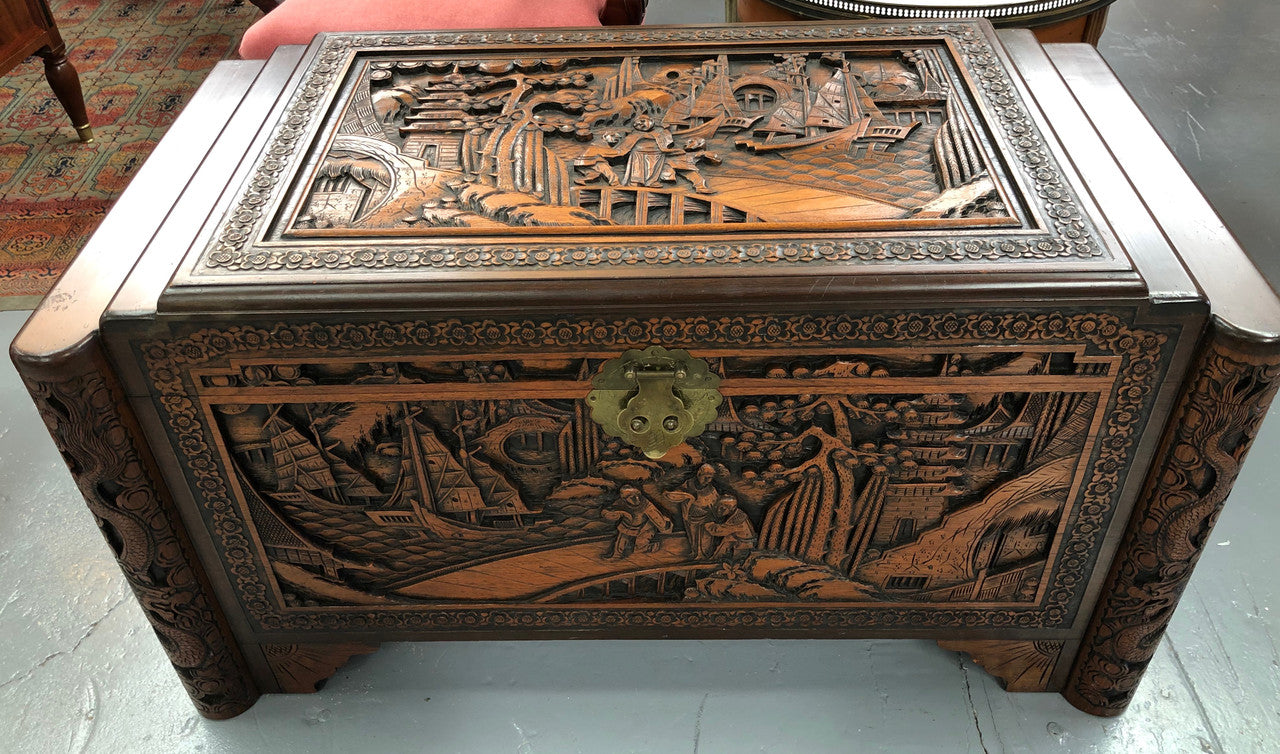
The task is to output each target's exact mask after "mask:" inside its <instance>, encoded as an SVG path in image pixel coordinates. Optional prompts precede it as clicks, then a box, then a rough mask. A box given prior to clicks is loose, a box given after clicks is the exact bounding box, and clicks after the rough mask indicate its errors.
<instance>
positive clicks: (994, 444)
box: [202, 351, 1113, 608]
mask: <svg viewBox="0 0 1280 754" xmlns="http://www.w3.org/2000/svg"><path fill="white" fill-rule="evenodd" d="M601 363H602V360H601V359H595V358H590V359H583V358H577V359H570V358H567V357H566V358H549V357H548V358H538V359H533V358H527V357H522V358H519V359H508V360H495V361H485V362H477V361H453V362H451V361H441V360H438V359H437V360H404V361H396V362H385V363H354V364H353V363H349V362H330V363H323V364H295V365H281V366H262V365H253V366H241V367H239V368H238V371H236V372H234V373H222V374H219V375H217V376H206V377H204V378H202V379H203V380H204V381H205V382H204V384H205V386H206V387H218V388H222V389H224V390H226V389H228V388H234V389H235V390H233V391H232V392H233V394H234V398H231V399H219V402H217V403H214V404H213V405H212V415H213V416H214V417H215V419H216V422H217V426H218V431H219V434H220V436H221V437H220V444H221V445H222V446H223V457H224V461H225V462H226V463H227V464H228V465H229V466H230V467H231V468H230V469H229V472H230V473H231V475H232V476H233V478H235V479H237V480H238V482H239V484H238V487H239V489H238V492H239V493H240V499H241V502H242V504H243V512H244V515H245V517H246V519H249V520H250V521H251V523H252V528H253V529H254V530H255V531H256V532H257V536H258V537H259V540H260V546H261V548H262V552H263V553H264V554H265V557H266V560H267V563H268V567H269V568H270V569H271V571H272V572H273V576H274V579H275V581H276V583H277V584H278V585H279V587H280V589H281V594H282V598H283V600H284V603H285V604H284V607H286V608H289V607H294V608H297V607H325V606H347V605H350V606H370V605H421V604H431V603H449V602H458V601H480V602H517V603H531V602H540V603H591V602H596V603H599V602H616V601H624V602H638V603H643V602H668V603H669V602H675V601H685V602H692V603H699V602H701V603H707V602H726V601H729V602H733V601H758V602H786V601H818V602H824V603H828V604H830V603H912V602H917V603H946V604H955V603H978V602H980V603H1026V604H1033V603H1035V602H1036V601H1037V600H1038V599H1039V597H1038V596H1037V595H1038V594H1039V593H1040V590H1041V586H1042V585H1043V584H1045V583H1046V582H1047V579H1048V577H1049V573H1050V571H1051V567H1052V563H1053V561H1054V558H1055V555H1054V553H1055V552H1056V550H1055V542H1056V540H1057V539H1058V537H1059V532H1060V530H1061V527H1062V526H1063V525H1065V520H1064V519H1065V517H1066V516H1068V515H1069V512H1070V510H1071V505H1072V500H1073V499H1074V498H1072V496H1073V495H1074V494H1075V493H1074V489H1075V484H1076V480H1077V478H1078V476H1079V475H1080V474H1082V473H1083V470H1082V469H1081V468H1080V466H1081V464H1082V463H1083V461H1082V456H1083V454H1085V452H1086V450H1087V448H1086V438H1087V437H1089V436H1090V433H1091V431H1092V427H1093V424H1094V422H1095V421H1096V417H1097V415H1098V414H1099V405H1098V404H1099V393H1098V391H1097V385H1098V382H1097V378H1099V377H1102V378H1106V377H1107V376H1109V371H1110V370H1111V369H1112V368H1113V365H1112V364H1111V363H1110V362H1109V361H1108V360H1106V359H1099V360H1094V359H1088V358H1084V357H1080V356H1078V355H1076V354H1073V353H1061V352H1052V351H1044V352H1023V353H997V354H991V353H989V352H988V353H986V354H981V355H979V354H964V353H941V354H940V353H927V352H922V353H904V352H901V351H895V352H893V353H892V354H890V353H888V352H877V353H875V354H848V355H841V356H809V357H788V358H781V357H774V358H768V357H763V356H759V357H723V358H712V359H708V363H709V366H710V368H711V370H712V371H713V372H715V373H716V374H718V375H719V376H720V377H721V378H729V379H730V380H732V379H733V378H743V377H745V378H754V379H763V380H765V381H767V382H768V383H772V384H775V385H776V389H775V390H774V391H773V392H771V393H768V394H761V395H741V394H735V393H734V392H729V393H727V397H726V398H725V400H724V402H723V403H722V404H721V406H720V409H719V414H718V416H717V418H716V420H715V421H714V422H712V423H711V424H710V425H709V426H708V427H707V429H706V431H705V432H703V433H702V434H701V435H699V436H697V437H694V438H692V439H690V440H689V441H688V442H687V443H685V444H683V445H679V446H677V447H675V448H674V449H672V450H671V451H670V452H668V453H667V454H666V455H665V456H663V457H661V458H658V459H651V458H648V457H646V456H645V455H644V454H643V453H642V452H640V451H639V450H637V449H635V448H633V447H631V446H630V445H628V444H626V443H623V442H621V441H619V440H617V439H614V438H610V437H607V436H606V435H605V434H604V433H603V432H602V430H601V429H600V427H599V426H598V425H597V424H596V423H594V422H592V421H591V418H590V411H589V410H588V409H587V407H586V405H585V404H586V402H585V401H583V400H582V399H581V396H582V395H584V394H585V392H586V387H585V386H586V385H587V384H588V383H587V381H588V380H589V379H590V378H591V375H593V374H595V373H596V371H597V370H598V369H599V368H600V366H601ZM973 376H981V377H996V376H1003V377H1006V378H1007V382H1008V385H1009V388H1010V390H1009V391H1007V392H983V391H974V390H972V389H969V390H965V389H964V382H965V379H966V378H969V377H973ZM911 377H925V378H929V379H930V380H931V381H933V382H936V383H937V384H938V385H940V386H942V387H940V388H938V389H941V390H947V391H948V392H937V393H928V394H900V393H892V394H880V393H874V392H868V393H865V394H864V393H860V392H859V390H858V389H857V384H858V383H859V382H860V381H861V382H866V381H868V380H870V381H875V382H877V383H878V385H879V386H880V387H879V388H878V389H885V388H884V386H885V385H886V384H888V383H887V382H886V381H885V380H884V378H894V379H897V378H911ZM1073 378H1077V379H1078V378H1086V379H1089V378H1091V379H1092V381H1091V385H1092V387H1090V388H1088V389H1082V390H1080V391H1078V392H1074V391H1070V390H1067V391H1064V390H1062V389H1061V387H1060V386H1061V385H1063V384H1064V383H1065V384H1068V385H1069V384H1070V382H1071V380H1072V379H1073ZM798 381H802V382H803V383H804V385H803V386H802V387H799V388H797V387H789V383H796V382H798ZM824 382H830V384H831V388H830V390H829V391H827V390H816V389H812V386H813V385H814V384H815V383H816V384H819V385H821V384H822V383H824ZM722 384H723V385H729V386H731V385H732V382H727V383H722ZM984 384H986V385H990V384H992V383H991V381H990V380H988V381H987V382H985V383H984ZM1037 384H1039V385H1051V384H1055V385H1058V386H1059V387H1058V388H1057V389H1049V388H1045V389H1038V388H1036V387H1035V385H1037ZM354 386H360V389H361V390H364V391H366V393H368V392H369V391H373V392H374V393H375V394H376V393H377V392H378V391H382V392H383V393H385V394H386V395H388V396H389V398H388V399H386V400H367V401H365V400H362V401H361V402H346V401H348V400H349V398H350V395H351V389H352V387H354ZM280 387H294V388H297V387H305V388H306V390H307V391H308V393H309V394H312V395H320V394H321V393H322V392H323V391H324V390H325V389H326V388H327V387H337V388H341V394H343V395H345V396H346V397H345V398H344V399H343V402H335V403H322V402H308V403H270V402H265V401H261V400H258V401H255V400H254V391H255V390H258V389H262V388H280ZM970 387H972V386H970ZM1018 388H1021V389H1022V390H1025V392H1017V391H1016V390H1017V389H1018ZM988 390H989V388H988ZM762 392H763V391H762ZM335 394H339V392H335ZM1103 394H1104V395H1105V393H1103ZM440 395H444V396H445V397H442V398H434V399H420V398H421V397H422V396H440ZM535 395H536V396H539V397H537V398H534V397H529V396H535ZM405 396H416V397H413V398H408V399H406V398H405ZM545 396H562V397H545ZM573 396H577V398H574V397H573ZM309 400H312V401H314V400H315V399H314V398H313V399H309ZM232 401H234V402H232Z"/></svg>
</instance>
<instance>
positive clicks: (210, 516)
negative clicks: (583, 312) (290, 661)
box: [139, 312, 1171, 630]
mask: <svg viewBox="0 0 1280 754" xmlns="http://www.w3.org/2000/svg"><path fill="white" fill-rule="evenodd" d="M1015 341H1016V342H1021V343H1026V344H1028V345H1033V344H1035V343H1037V342H1039V343H1046V344H1080V343H1084V344H1088V345H1089V346H1091V347H1093V348H1095V349H1097V351H1099V352H1102V353H1106V354H1114V355H1117V356H1120V357H1121V367H1120V370H1119V380H1118V384H1117V387H1116V389H1115V391H1114V393H1113V396H1112V398H1111V401H1112V404H1111V406H1110V407H1109V409H1108V411H1107V419H1106V424H1105V426H1104V427H1103V429H1102V431H1101V432H1102V433H1101V436H1100V437H1099V438H1098V442H1097V449H1096V450H1095V454H1096V459H1095V460H1094V462H1093V463H1092V466H1091V468H1090V470H1089V471H1088V477H1087V480H1086V482H1085V485H1084V488H1083V493H1082V499H1081V501H1080V503H1079V504H1078V505H1077V506H1076V509H1075V510H1076V514H1075V516H1076V520H1074V521H1073V522H1071V524H1070V526H1069V527H1068V532H1069V535H1068V536H1067V538H1066V539H1065V540H1064V542H1063V543H1062V546H1061V547H1060V549H1059V555H1058V561H1057V563H1056V565H1055V567H1054V569H1053V580H1052V583H1051V584H1050V586H1049V588H1048V591H1047V594H1046V596H1045V598H1044V600H1043V602H1042V603H1041V604H1040V605H1038V606H1029V607H1028V608H1017V609H1012V608H1011V609H1001V610H990V609H986V610H982V609H976V608H946V607H935V606H929V607H925V606H922V607H914V606H912V607H904V606H902V605H885V606H876V605H868V606H867V607H866V608H865V609H863V608H861V607H860V608H859V609H850V608H848V607H847V606H846V607H824V606H821V605H810V604H796V605H790V606H787V607H775V606H750V605H744V606H741V607H739V606H728V605H715V606H714V608H713V609H708V607H709V606H707V605H688V606H679V607H666V606H663V607H654V606H652V605H644V606H637V607H634V608H616V607H599V606H591V607H586V608H583V607H555V608H546V607H522V606H512V607H490V606H486V607H469V606H465V605H460V606H450V607H448V608H434V607H417V606H405V607H404V608H394V609H373V608H368V607H359V608H356V607H352V608H338V609H336V610H337V611H338V612H335V609H334V608H327V609H326V608H320V609H313V610H293V609H290V610H285V609H282V608H281V607H279V606H277V605H276V604H275V603H274V598H273V597H272V596H271V589H270V587H269V585H268V582H267V580H266V578H265V577H264V575H263V570H262V568H263V565H262V564H261V563H259V562H258V560H257V558H256V557H255V556H254V554H253V553H254V548H253V546H252V544H251V541H250V533H249V531H248V527H249V526H250V525H249V524H247V523H246V521H245V520H244V519H243V517H242V516H241V514H240V511H239V508H238V506H237V505H236V503H235V501H234V497H233V495H232V493H231V491H230V489H229V488H228V485H227V481H226V476H225V472H224V470H223V469H222V468H221V466H220V463H219V461H218V460H217V455H216V452H215V451H214V449H213V445H212V442H213V439H212V435H211V434H210V433H209V428H208V427H206V426H205V424H204V420H203V418H202V416H203V415H202V413H201V410H200V407H199V405H198V402H197V396H196V390H195V388H194V387H192V386H190V383H189V380H190V377H189V373H190V371H191V370H192V369H193V368H197V367H201V366H203V365H207V364H210V363H211V362H221V361H223V360H225V359H229V358H233V357H234V358H244V357H252V358H270V357H282V356H301V355H304V354H306V355H311V356H315V355H322V354H325V353H330V354H335V355H336V354H338V353H352V352H357V353H361V354H368V355H370V357H373V356H374V355H375V354H378V353H381V352H393V353H400V354H403V353H406V352H410V353H412V352H421V353H449V352H474V351H475V350H476V349H483V350H485V351H488V352H493V353H501V352H503V350H504V349H506V350H509V351H515V352H545V351H546V350H547V349H555V350H557V351H560V352H567V353H573V352H575V351H578V350H581V349H584V348H608V349H618V350H623V349H626V348H635V347H643V346H646V345H651V344H653V343H655V342H660V343H663V344H664V345H666V346H668V347H680V348H691V349H695V350H696V349H698V348H715V347H719V348H723V347H726V346H728V347H734V346H737V347H742V348H744V349H750V348H753V347H755V348H762V347H771V346H775V347H776V346H788V347H794V346H804V345H810V346H812V347H820V346H821V347H832V346H834V347H844V346H850V347H857V346H867V345H870V344H885V345H891V344H893V343H895V342H898V343H901V342H911V343H912V345H913V346H920V345H924V346H934V347H938V348H941V349H945V348H947V347H948V346H954V345H959V344H964V345H982V344H1007V343H1009V342H1015ZM1170 342H1171V337H1170V335H1169V334H1167V333H1164V332H1159V331H1156V330H1139V329H1136V328H1133V327H1131V326H1129V325H1128V324H1126V323H1125V321H1124V320H1122V319H1121V318H1120V317H1118V316H1116V315H1114V314H1109V313H1086V314H1071V313H1062V312H1050V313H1034V314H1033V313H1007V314H961V313H950V312H949V313H911V314H899V315H869V316H856V315H829V316H816V315H804V316H785V317H782V316H779V317H773V316H736V317H735V316H727V317H689V318H684V319H676V318H653V319H637V318H621V319H603V318H602V319H593V320H583V321H575V320H564V319H562V320H533V319H526V320H506V321H504V320H479V321H464V320H458V319H444V320H440V321H404V322H393V321H378V322H368V323H345V324H321V323H305V324H296V323H287V322H278V323H276V324H273V325H269V326H266V327H252V326H244V327H229V328H208V329H200V330H196V331H194V332H190V333H189V334H186V335H181V336H177V337H175V338H174V339H172V340H163V341H153V342H147V343H143V344H140V345H139V349H140V352H141V356H142V359H143V361H144V363H145V364H146V367H147V370H148V373H149V375H150V379H151V381H152V383H153V385H154V387H155V389H156V390H157V392H158V401H159V404H160V409H161V414H162V417H163V418H164V419H165V420H166V421H167V423H168V427H169V430H170V432H171V433H172V435H173V440H174V442H175V446H176V448H177V449H178V452H179V455H180V456H181V457H182V460H183V463H184V464H185V465H186V468H187V472H188V475H189V478H190V479H191V480H192V482H193V486H192V491H193V493H194V494H195V495H196V497H197V502H198V503H199V504H200V505H202V506H203V507H204V512H205V516H206V520H208V521H209V524H210V529H211V531H212V532H213V533H214V536H215V538H216V539H217V543H218V545H219V547H220V548H221V550H222V552H223V554H224V557H225V559H226V562H227V567H228V570H229V574H230V576H231V580H232V582H233V583H234V585H235V587H236V589H237V591H238V593H239V596H240V599H241V600H242V602H243V604H244V606H245V607H246V608H247V611H248V613H249V614H250V616H251V617H252V618H253V619H254V620H256V621H257V622H258V623H259V625H260V626H261V627H262V628H264V629H266V630H334V629H342V628H352V627H360V628H363V629H388V630H406V629H407V630H413V629H453V630H468V629H503V628H508V629H510V628H517V629H518V628H524V627H529V628H544V629H556V628H561V629H568V630H572V629H578V628H599V627H617V628H626V627H638V628H639V627H643V628H652V627H663V626H669V627H681V628H699V627H706V628H719V627H735V628H752V627H759V628H766V627H767V628H800V629H804V628H812V629H818V628H824V629H840V628H861V627H888V626H915V627H948V626H950V627H1004V626H1007V627H1022V628H1065V627H1067V626H1069V625H1070V623H1071V622H1072V620H1073V617H1074V615H1075V612H1076V610H1077V608H1078V602H1079V600H1080V599H1081V591H1082V589H1083V586H1084V584H1085V583H1086V582H1087V581H1088V575H1089V570H1090V568H1091V567H1092V565H1093V562H1094V560H1095V559H1096V557H1097V555H1098V551H1099V548H1100V547H1101V544H1102V535H1103V533H1104V531H1105V530H1106V528H1107V524H1108V523H1109V520H1110V516H1111V514H1112V512H1113V511H1114V510H1115V507H1116V504H1117V499H1118V495H1119V493H1120V490H1121V487H1122V484H1123V478H1124V474H1125V470H1126V469H1127V468H1128V466H1129V462H1130V461H1131V453H1132V451H1133V449H1134V446H1135V444H1136V442H1137V438H1138V436H1139V435H1140V434H1141V431H1142V429H1143V427H1144V426H1145V419H1146V416H1147V415H1148V413H1149V412H1150V410H1151V407H1152V401H1153V397H1154V391H1155V386H1156V385H1158V384H1159V382H1160V377H1161V373H1162V372H1163V370H1164V369H1165V367H1166V366H1167V363H1168V358H1169V350H1170Z"/></svg>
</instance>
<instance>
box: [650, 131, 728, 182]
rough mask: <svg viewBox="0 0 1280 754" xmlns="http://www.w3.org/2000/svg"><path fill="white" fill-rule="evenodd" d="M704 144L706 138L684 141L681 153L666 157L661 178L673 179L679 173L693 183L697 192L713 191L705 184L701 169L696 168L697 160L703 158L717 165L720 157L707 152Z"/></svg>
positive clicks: (665, 179)
mask: <svg viewBox="0 0 1280 754" xmlns="http://www.w3.org/2000/svg"><path fill="white" fill-rule="evenodd" d="M706 146H707V140H706V139H690V140H689V141H687V142H685V144H684V152H683V153H682V154H680V153H678V154H676V155H675V156H673V157H668V158H667V164H666V166H665V167H664V168H663V169H662V180H664V181H674V180H675V179H676V174H680V175H683V176H684V177H685V178H687V179H688V180H689V182H690V183H692V184H693V190H694V191H696V192H698V193H699V194H711V193H715V192H714V191H713V190H712V188H711V187H710V186H708V185H707V179H706V178H705V177H703V175H702V171H701V170H699V169H698V162H700V161H703V160H705V161H707V162H709V163H711V164H712V165H719V164H720V163H721V159H720V155H718V154H715V153H714V152H708V151H707V149H706Z"/></svg>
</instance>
